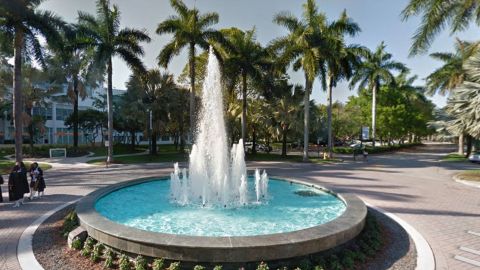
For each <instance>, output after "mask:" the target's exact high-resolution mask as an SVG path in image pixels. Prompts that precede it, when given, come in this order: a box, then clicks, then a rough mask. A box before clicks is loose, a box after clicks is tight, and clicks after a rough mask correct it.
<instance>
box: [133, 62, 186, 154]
mask: <svg viewBox="0 0 480 270" xmlns="http://www.w3.org/2000/svg"><path fill="white" fill-rule="evenodd" d="M141 81H142V85H143V89H144V94H143V102H144V104H146V105H147V106H148V107H149V109H150V110H151V111H152V117H153V118H154V119H152V121H151V122H152V124H153V126H152V127H149V131H150V129H151V130H152V133H151V134H150V135H151V141H152V147H151V149H150V154H153V155H155V154H157V135H158V134H159V132H160V130H161V129H164V127H165V126H166V122H168V120H169V119H168V116H169V115H170V113H169V112H170V110H172V111H173V109H172V108H169V106H173V105H176V104H174V103H173V102H170V101H171V96H172V92H177V91H179V90H178V86H177V85H176V83H175V80H174V78H173V75H171V74H169V73H166V72H163V73H162V72H161V71H160V70H159V69H151V70H148V71H147V72H146V73H145V74H144V75H143V76H141Z"/></svg>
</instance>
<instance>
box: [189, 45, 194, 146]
mask: <svg viewBox="0 0 480 270" xmlns="http://www.w3.org/2000/svg"><path fill="white" fill-rule="evenodd" d="M189 60H190V140H191V142H192V144H193V141H194V138H193V137H194V134H193V131H194V130H195V117H194V116H195V43H193V42H191V43H190V59H189Z"/></svg>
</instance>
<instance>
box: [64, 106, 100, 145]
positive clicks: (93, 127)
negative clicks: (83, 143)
mask: <svg viewBox="0 0 480 270" xmlns="http://www.w3.org/2000/svg"><path fill="white" fill-rule="evenodd" d="M78 120H79V121H78V125H79V127H80V129H81V130H82V132H83V134H84V136H85V138H86V139H87V140H88V141H90V143H91V144H92V146H94V145H95V141H96V138H97V137H98V135H101V134H102V129H103V127H104V126H106V124H107V114H106V113H105V112H101V111H97V110H94V109H87V110H83V111H79V112H78ZM74 121H76V120H74V119H73V114H70V115H69V116H68V117H67V119H65V126H67V127H69V128H72V127H73V125H74Z"/></svg>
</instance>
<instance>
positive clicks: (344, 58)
mask: <svg viewBox="0 0 480 270" xmlns="http://www.w3.org/2000/svg"><path fill="white" fill-rule="evenodd" d="M358 32H360V27H359V26H358V25H357V24H356V23H355V22H353V21H352V19H351V18H349V17H348V16H347V13H346V11H343V12H342V14H341V15H340V18H339V19H338V20H337V21H334V22H332V23H331V24H328V25H327V27H325V29H323V33H324V34H325V35H327V36H328V39H327V41H328V43H329V47H330V49H329V52H330V54H329V55H328V57H326V59H325V61H326V67H327V78H326V86H327V89H326V90H327V102H328V107H327V124H328V129H327V130H328V131H327V133H328V157H329V158H331V157H332V151H333V134H332V89H333V87H336V86H337V83H338V82H339V81H340V80H342V79H349V78H350V77H351V76H352V74H353V69H354V67H355V66H357V65H358V64H359V63H360V59H359V54H360V53H363V52H364V51H365V49H364V48H363V47H359V46H357V45H346V44H345V36H346V35H349V36H355V35H356V34H357V33H358Z"/></svg>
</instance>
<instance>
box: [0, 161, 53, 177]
mask: <svg viewBox="0 0 480 270" xmlns="http://www.w3.org/2000/svg"><path fill="white" fill-rule="evenodd" d="M30 164H32V163H31V162H25V166H26V167H27V169H28V168H30ZM14 165H15V161H12V160H5V159H3V160H0V173H1V174H9V173H10V170H11V169H12V168H13V166H14ZM38 165H39V166H40V168H42V170H44V171H45V170H48V169H50V168H52V166H51V165H49V164H46V163H38Z"/></svg>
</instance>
